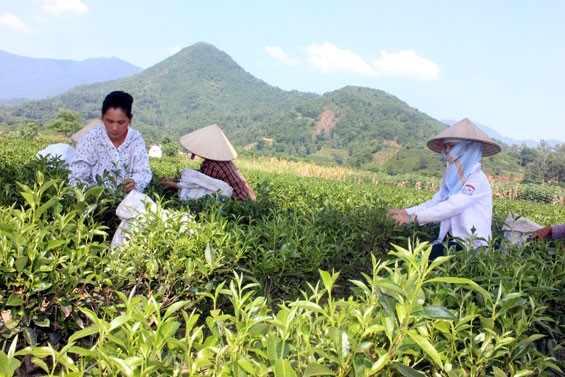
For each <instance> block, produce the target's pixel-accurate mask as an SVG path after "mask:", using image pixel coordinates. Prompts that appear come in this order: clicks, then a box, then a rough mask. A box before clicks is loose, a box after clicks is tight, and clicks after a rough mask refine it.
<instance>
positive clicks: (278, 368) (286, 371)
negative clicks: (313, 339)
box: [273, 359, 296, 377]
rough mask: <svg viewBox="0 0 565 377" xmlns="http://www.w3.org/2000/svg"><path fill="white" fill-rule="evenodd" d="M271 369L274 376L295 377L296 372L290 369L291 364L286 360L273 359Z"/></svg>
mask: <svg viewBox="0 0 565 377" xmlns="http://www.w3.org/2000/svg"><path fill="white" fill-rule="evenodd" d="M273 371H274V372H275V377H296V372H295V371H294V370H293V369H292V364H290V361H288V360H283V359H278V360H277V361H275V366H274V368H273Z"/></svg>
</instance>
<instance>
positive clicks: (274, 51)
mask: <svg viewBox="0 0 565 377" xmlns="http://www.w3.org/2000/svg"><path fill="white" fill-rule="evenodd" d="M265 51H267V53H268V54H269V55H271V56H272V57H273V58H275V59H277V60H278V61H280V62H281V63H283V64H286V65H298V64H299V63H300V61H299V60H298V59H294V58H291V57H290V56H288V55H287V54H285V53H284V51H283V50H282V48H280V47H279V46H266V47H265Z"/></svg>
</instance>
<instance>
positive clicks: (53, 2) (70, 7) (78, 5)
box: [43, 0, 88, 16]
mask: <svg viewBox="0 0 565 377" xmlns="http://www.w3.org/2000/svg"><path fill="white" fill-rule="evenodd" d="M43 9H44V10H45V11H46V12H47V13H51V14H53V15H55V16H60V15H61V14H63V13H85V12H87V11H88V7H87V6H86V5H85V4H84V3H83V2H82V1H81V0H43Z"/></svg>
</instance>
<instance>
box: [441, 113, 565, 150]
mask: <svg viewBox="0 0 565 377" xmlns="http://www.w3.org/2000/svg"><path fill="white" fill-rule="evenodd" d="M441 122H442V123H444V124H447V125H448V126H451V125H452V124H454V123H455V122H457V121H455V120H452V119H442V121H441ZM476 125H477V126H478V127H479V128H480V129H481V130H483V131H484V132H485V133H486V134H487V135H488V136H490V137H491V138H493V139H496V140H499V141H502V142H503V143H504V144H508V145H525V146H527V147H530V148H535V147H537V146H538V145H539V141H535V140H530V139H528V140H517V139H513V138H511V137H507V136H502V135H501V134H500V133H498V132H497V131H496V130H495V129H493V128H490V127H487V126H485V125H483V124H480V123H476ZM545 141H546V142H547V143H548V144H549V145H550V146H552V147H555V146H557V145H560V144H565V142H563V141H561V140H553V139H551V140H545Z"/></svg>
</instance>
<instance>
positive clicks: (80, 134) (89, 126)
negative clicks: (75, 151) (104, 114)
mask: <svg viewBox="0 0 565 377" xmlns="http://www.w3.org/2000/svg"><path fill="white" fill-rule="evenodd" d="M103 124H104V123H103V122H102V120H101V119H95V120H93V121H92V122H90V123H88V124H87V125H86V126H84V127H83V128H81V129H80V130H78V131H77V132H75V133H74V134H72V135H71V140H72V141H74V142H75V143H78V142H79V140H80V139H82V138H83V137H85V136H86V134H87V133H88V132H89V131H90V130H92V129H93V128H95V127H98V126H101V125H103Z"/></svg>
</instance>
